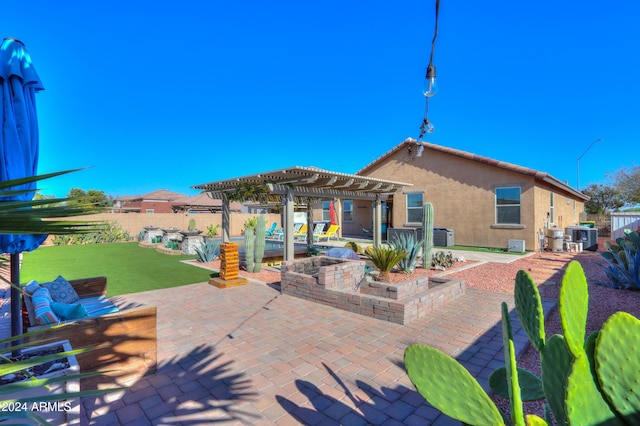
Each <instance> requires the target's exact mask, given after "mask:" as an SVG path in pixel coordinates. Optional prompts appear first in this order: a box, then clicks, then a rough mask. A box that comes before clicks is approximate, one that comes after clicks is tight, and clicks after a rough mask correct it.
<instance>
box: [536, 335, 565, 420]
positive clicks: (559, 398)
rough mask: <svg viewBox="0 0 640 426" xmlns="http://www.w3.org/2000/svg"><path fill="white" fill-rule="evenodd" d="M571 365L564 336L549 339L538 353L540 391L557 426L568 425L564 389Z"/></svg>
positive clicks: (554, 336)
mask: <svg viewBox="0 0 640 426" xmlns="http://www.w3.org/2000/svg"><path fill="white" fill-rule="evenodd" d="M572 364H573V355H571V351H569V347H568V346H567V342H566V340H565V338H564V336H561V335H559V334H554V335H553V336H551V337H549V339H548V340H547V344H546V345H545V347H544V350H543V351H542V352H541V353H540V365H541V367H542V389H543V390H544V393H545V395H546V397H547V402H549V406H550V407H551V411H552V412H553V415H554V417H555V418H556V421H557V422H558V425H566V424H568V423H567V413H566V408H565V405H564V398H565V394H564V389H565V388H566V387H567V380H568V377H569V374H571V365H572Z"/></svg>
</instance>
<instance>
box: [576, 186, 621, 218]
mask: <svg viewBox="0 0 640 426" xmlns="http://www.w3.org/2000/svg"><path fill="white" fill-rule="evenodd" d="M582 193H583V194H585V195H588V196H589V197H590V198H591V199H590V200H589V201H585V203H584V209H585V211H586V212H587V213H589V214H603V213H609V212H610V211H616V210H618V209H619V208H620V207H622V206H624V204H625V202H624V199H623V197H622V195H621V194H620V191H618V190H617V188H615V187H613V186H609V185H602V184H591V185H588V186H587V187H586V188H584V189H583V190H582Z"/></svg>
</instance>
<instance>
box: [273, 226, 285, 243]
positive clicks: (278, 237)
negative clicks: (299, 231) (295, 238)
mask: <svg viewBox="0 0 640 426" xmlns="http://www.w3.org/2000/svg"><path fill="white" fill-rule="evenodd" d="M273 238H275V239H276V240H283V239H284V228H278V229H276V230H275V231H273Z"/></svg>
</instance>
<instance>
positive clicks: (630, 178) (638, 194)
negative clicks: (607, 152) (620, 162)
mask: <svg viewBox="0 0 640 426" xmlns="http://www.w3.org/2000/svg"><path fill="white" fill-rule="evenodd" d="M609 177H610V178H612V179H613V186H614V187H615V188H616V190H618V191H619V192H620V195H621V196H622V199H623V200H624V202H625V204H627V205H634V206H635V205H638V204H640V166H633V167H627V168H623V169H620V170H618V171H617V172H615V173H612V174H611V175H609Z"/></svg>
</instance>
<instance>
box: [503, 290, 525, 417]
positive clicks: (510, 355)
mask: <svg viewBox="0 0 640 426" xmlns="http://www.w3.org/2000/svg"><path fill="white" fill-rule="evenodd" d="M502 344H503V345H504V365H505V372H506V375H507V387H508V389H509V402H510V403H511V424H513V425H514V426H524V415H523V414H522V413H523V412H522V398H521V396H520V384H519V383H518V368H517V366H516V350H515V345H514V344H513V331H512V329H511V319H510V318H509V307H508V306H507V304H506V303H505V302H502Z"/></svg>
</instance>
